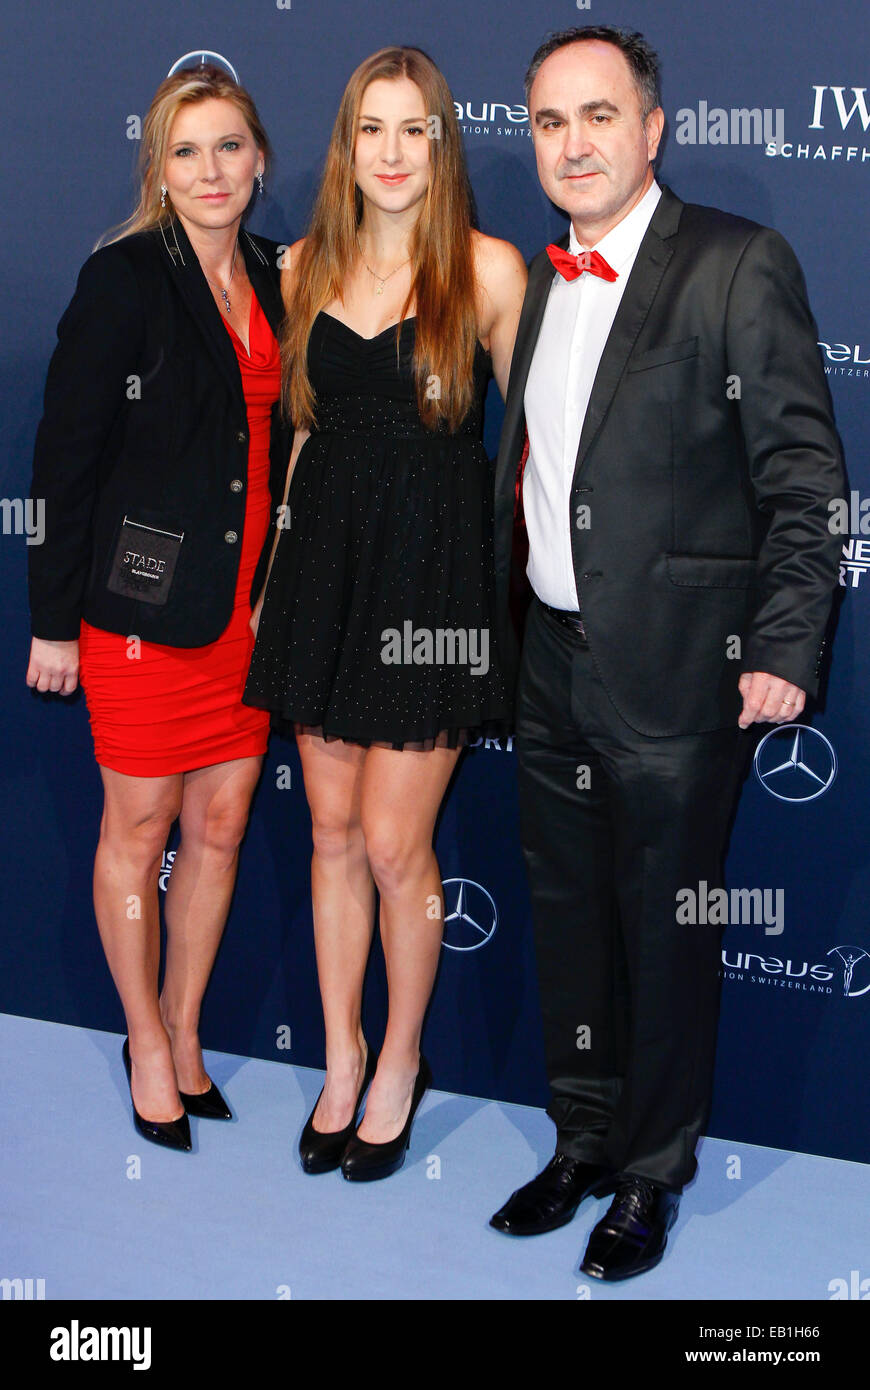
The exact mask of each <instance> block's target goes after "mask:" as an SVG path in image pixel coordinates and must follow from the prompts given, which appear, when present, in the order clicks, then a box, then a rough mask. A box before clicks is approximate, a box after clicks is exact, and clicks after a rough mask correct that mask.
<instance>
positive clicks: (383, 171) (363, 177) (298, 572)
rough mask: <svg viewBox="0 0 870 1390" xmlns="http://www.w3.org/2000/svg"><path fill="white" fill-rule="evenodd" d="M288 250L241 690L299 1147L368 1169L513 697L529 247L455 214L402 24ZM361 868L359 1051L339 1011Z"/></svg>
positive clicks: (356, 945) (347, 98)
mask: <svg viewBox="0 0 870 1390" xmlns="http://www.w3.org/2000/svg"><path fill="white" fill-rule="evenodd" d="M286 259H287V261H288V264H287V265H286V266H285V269H284V272H283V284H282V292H283V294H284V302H285V306H286V309H287V315H286V319H285V325H286V327H285V332H284V337H283V342H282V349H283V353H282V356H283V370H284V381H285V401H286V404H287V408H288V413H289V415H290V417H291V418H292V420H293V422H294V425H295V427H296V434H295V439H294V446H293V451H292V454H291V458H290V468H289V472H288V492H287V494H286V495H285V503H286V506H285V512H284V515H283V517H282V521H283V525H281V526H280V527H279V529H278V531H277V533H276V541H275V546H274V548H273V552H272V556H271V561H270V570H269V577H268V580H267V583H266V586H265V590H264V596H263V597H262V599H261V601H260V603H258V605H257V606H256V607H255V609H254V613H253V614H252V618H251V624H252V626H253V627H254V630H255V631H257V642H256V645H255V649H254V655H253V659H252V663H251V669H250V673H249V676H248V681H247V685H246V688H245V694H244V697H243V698H244V700H245V701H246V702H248V703H251V704H253V705H257V706H259V707H262V708H268V709H270V710H272V711H273V712H274V714H275V716H276V722H282V721H283V722H286V724H287V725H288V726H289V725H292V726H293V727H294V728H295V731H296V735H297V741H298V746H299V751H300V755H301V760H302V768H303V774H304V780H305V790H306V795H307V798H308V803H309V806H310V809H311V817H312V825H313V857H312V869H311V884H312V900H313V911H314V931H315V943H316V953H317V967H318V976H319V981H320V990H321V996H322V1000H323V1010H324V1019H325V1026H326V1081H325V1085H324V1087H323V1091H322V1092H321V1095H320V1097H319V1098H318V1103H317V1105H316V1106H315V1108H314V1110H313V1111H312V1114H311V1116H310V1117H309V1120H308V1122H307V1124H306V1126H305V1128H304V1130H303V1134H302V1138H301V1140H300V1157H301V1160H302V1165H303V1167H304V1168H305V1170H306V1171H307V1172H325V1171H327V1170H328V1169H333V1168H337V1167H338V1166H339V1165H340V1166H341V1171H342V1173H343V1174H344V1176H345V1177H347V1178H350V1179H355V1180H367V1179H371V1178H380V1177H386V1176H387V1175H388V1174H389V1173H392V1172H394V1171H395V1170H396V1169H397V1168H398V1167H400V1166H401V1164H402V1162H403V1161H404V1156H405V1150H406V1148H407V1145H408V1139H409V1134H410V1127H411V1123H412V1120H413V1116H414V1112H415V1111H416V1108H417V1106H418V1104H419V1102H420V1099H421V1097H422V1095H423V1092H424V1090H425V1089H426V1085H427V1084H428V1082H429V1080H430V1079H431V1077H430V1073H429V1069H428V1065H427V1063H426V1061H425V1058H423V1057H422V1056H421V1053H420V1037H421V1031H422V1026H423V1019H424V1015H425V1011H426V1007H427V1004H428V1002H429V997H430V994H431V990H432V985H433V981H434V977H435V972H436V968H437V964H438V957H439V951H440V949H441V935H442V923H443V913H444V908H443V893H442V887H441V877H440V873H439V869H438V864H437V861H436V858H435V854H434V851H433V847H432V837H433V831H434V825H435V819H436V816H437V813H438V808H439V806H440V804H441V801H442V798H443V796H444V793H445V790H446V788H447V785H448V783H449V781H450V778H451V775H452V773H453V771H454V768H455V766H456V762H457V759H458V758H459V755H460V752H461V749H462V747H463V746H464V745H465V744H466V743H467V742H468V740H469V738H470V737H474V736H475V735H476V734H477V733H479V732H504V731H505V730H506V729H507V728H508V727H509V725H510V718H511V709H510V702H509V696H508V692H507V691H506V688H505V682H504V679H503V676H502V671H501V668H500V664H499V656H498V651H497V648H496V643H495V630H494V623H493V621H492V615H493V557H492V469H491V466H490V464H489V460H488V459H487V455H486V453H485V451H484V447H483V443H482V439H481V428H482V406H483V397H484V394H485V390H486V386H487V382H488V379H489V376H490V375H491V374H494V375H495V378H496V381H497V382H498V385H499V388H500V390H501V392H502V395H504V394H505V392H506V390H507V379H508V372H509V367H510V358H511V352H512V349H513V342H514V337H515V334H516V328H517V323H518V319H519V313H520V308H521V305H522V300H523V293H524V290H525V282H526V269H525V265H524V262H523V259H522V257H521V255H520V253H519V252H518V251H517V250H516V249H515V248H514V247H513V246H511V245H509V244H508V243H507V242H504V241H499V240H496V239H494V238H492V237H486V236H483V235H482V234H481V233H479V232H477V231H476V230H474V229H473V227H472V202H471V194H470V188H469V183H468V178H467V174H466V170H465V164H464V158H463V153H462V144H461V137H460V133H459V128H458V125H457V122H456V117H455V113H454V108H453V102H452V99H451V96H450V91H449V89H448V87H447V84H446V82H445V80H444V78H443V76H442V74H441V73H440V72H439V70H438V68H437V67H436V66H435V64H434V63H433V62H432V60H431V59H430V58H428V57H427V56H426V54H424V53H422V52H421V51H420V50H419V49H416V48H400V47H396V48H386V49H382V50H381V51H379V52H378V53H375V54H373V55H372V56H371V57H370V58H368V59H366V60H365V61H364V62H363V63H362V64H360V66H359V67H358V68H357V70H356V71H355V72H354V73H353V75H352V77H351V79H350V81H349V83H348V86H347V88H346V90H345V93H344V96H343V98H342V101H341V105H340V108H339V112H338V116H337V119H336V123H335V127H334V130H333V133H332V139H331V141H330V145H329V149H328V152H327V157H326V165H325V170H324V174H323V179H322V182H321V186H320V190H319V195H318V198H317V202H316V205H315V208H314V212H313V215H312V220H311V225H310V228H309V231H308V235H307V236H306V237H305V238H303V239H302V240H301V241H299V242H297V243H296V244H295V245H294V246H293V247H292V248H291V249H290V252H289V253H288V256H287V258H286ZM376 888H377V891H378V894H379V897H380V931H381V939H382V942H383V948H384V955H385V959H386V968H387V982H388V988H389V1019H388V1024H387V1029H386V1035H385V1037H384V1042H383V1046H382V1048H381V1051H380V1055H379V1057H378V1059H377V1067H375V1061H374V1058H373V1056H372V1054H371V1051H370V1049H369V1047H368V1045H367V1042H366V1039H365V1037H364V1035H363V1032H362V1027H361V1023H360V1009H361V1001H362V986H363V975H364V971H365V966H366V961H367V959H368V954H369V950H370V946H371V939H372V931H373V924H374V906H375V889H376ZM370 1081H371V1090H370V1092H369V1096H368V1102H367V1105H366V1110H365V1115H364V1117H363V1119H362V1122H361V1123H360V1125H359V1129H358V1130H355V1125H356V1118H357V1114H358V1110H359V1106H360V1104H361V1102H362V1098H363V1095H364V1093H365V1090H366V1088H367V1086H368V1084H369V1082H370Z"/></svg>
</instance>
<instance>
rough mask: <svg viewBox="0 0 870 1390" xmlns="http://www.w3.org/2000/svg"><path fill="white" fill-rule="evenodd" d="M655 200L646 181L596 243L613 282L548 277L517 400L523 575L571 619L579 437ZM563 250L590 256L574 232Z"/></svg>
mask: <svg viewBox="0 0 870 1390" xmlns="http://www.w3.org/2000/svg"><path fill="white" fill-rule="evenodd" d="M661 193H662V191H661V188H660V187H659V185H658V184H657V183H656V182H655V180H653V182H652V184H651V185H650V187H649V188H648V189H647V191H646V193H645V194H644V196H643V197H642V198H641V200H640V202H639V203H637V204H636V205H635V206H634V207H633V208H632V210H631V212H629V213H628V214H627V216H625V217H624V218H623V219H622V221H621V222H617V224H616V226H615V227H612V228H611V229H610V231H609V232H608V233H607V234H606V236H603V237H602V238H601V240H600V241H599V242H597V243H596V245H595V250H596V251H598V252H600V254H601V255H602V256H603V257H604V259H605V260H606V261H607V263H608V265H609V266H610V267H611V268H612V269H613V270H615V271H616V273H617V276H618V278H617V279H616V280H613V281H608V280H602V279H601V278H600V276H597V275H592V274H590V272H589V271H584V272H583V274H582V275H578V276H577V278H576V279H575V280H566V279H565V278H564V277H563V276H562V275H561V274H560V273H559V272H558V271H557V270H554V271H553V283H552V285H551V286H550V293H549V297H548V299H547V307H546V309H545V310H544V317H543V320H542V321H541V330H540V332H539V334H538V341H537V343H536V344H535V351H534V355H533V357H532V361H531V365H530V367H529V376H528V380H527V382H526V390H525V395H524V397H523V404H524V406H525V413H526V426H527V428H528V431H529V456H528V458H527V460H526V467H525V472H524V474H523V511H524V513H525V518H526V530H527V532H528V537H529V560H528V565H527V566H526V573H527V575H528V577H529V582H530V584H531V586H532V588H533V589H534V591H535V593H536V594H537V595H538V598H540V599H541V600H543V602H544V603H549V604H550V605H551V606H552V607H553V608H567V609H570V610H571V611H572V612H575V613H576V612H577V610H578V608H579V601H578V597H577V585H576V582H575V579H574V564H573V560H572V557H571V526H572V521H573V519H572V516H571V484H572V482H573V479H574V465H575V462H576V459H577V450H578V448H579V445H580V432H581V430H582V428H583V420H584V418H585V415H586V407H587V406H588V404H589V397H590V395H591V394H592V385H593V383H594V381H595V375H596V373H597V371H598V363H599V362H600V360H601V354H602V352H603V351H604V345H605V343H606V342H607V338H608V336H609V334H610V330H611V328H612V326H613V320H614V318H615V317H616V311H617V309H618V308H619V301H620V300H621V299H622V295H623V291H624V289H625V284H626V281H627V280H628V277H629V274H630V272H631V268H632V266H633V265H634V259H635V256H636V255H637V253H638V249H639V247H640V243H641V241H642V240H643V237H644V234H645V232H646V229H647V227H648V226H649V222H650V218H651V217H652V215H653V212H654V211H655V207H656V204H657V203H658V200H659V198H660V197H661ZM568 249H569V251H570V252H571V254H572V255H577V254H578V253H579V252H580V251H584V250H588V249H590V248H588V247H584V246H581V245H580V243H579V242H578V240H577V237H576V236H575V234H574V227H573V225H572V227H571V232H570V244H569V248H568Z"/></svg>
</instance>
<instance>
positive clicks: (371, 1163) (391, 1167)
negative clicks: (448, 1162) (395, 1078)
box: [341, 1052, 432, 1182]
mask: <svg viewBox="0 0 870 1390" xmlns="http://www.w3.org/2000/svg"><path fill="white" fill-rule="evenodd" d="M431 1084H432V1072H431V1071H430V1069H429V1063H428V1062H427V1061H426V1058H425V1057H424V1056H423V1054H422V1052H421V1053H420V1067H419V1070H418V1072H417V1078H416V1080H415V1082H414V1091H413V1094H412V1095H411V1108H410V1110H409V1111H408V1118H407V1120H406V1121H405V1123H404V1125H403V1126H402V1129H401V1130H400V1131H399V1133H398V1134H397V1135H396V1137H395V1139H388V1140H387V1142H386V1143H385V1144H369V1143H367V1141H366V1140H365V1139H360V1137H359V1135H358V1134H356V1133H354V1134H353V1136H352V1137H351V1138H350V1139H349V1140H348V1143H347V1148H346V1149H345V1151H344V1153H343V1154H342V1156H341V1175H342V1177H344V1178H347V1179H348V1180H349V1181H350V1182H373V1181H374V1180H375V1179H376V1178H388V1177H389V1176H390V1174H391V1173H395V1172H397V1171H398V1170H399V1168H401V1166H402V1164H403V1163H404V1162H405V1153H406V1152H407V1149H408V1146H409V1144H410V1143H411V1125H412V1124H413V1122H414V1115H415V1113H416V1110H417V1107H418V1105H419V1104H420V1101H421V1100H422V1099H423V1095H424V1093H425V1091H426V1088H427V1087H428V1086H431Z"/></svg>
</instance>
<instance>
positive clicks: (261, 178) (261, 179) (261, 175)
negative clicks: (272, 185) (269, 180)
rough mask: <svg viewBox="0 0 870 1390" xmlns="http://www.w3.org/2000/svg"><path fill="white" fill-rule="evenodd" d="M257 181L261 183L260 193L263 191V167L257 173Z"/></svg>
mask: <svg viewBox="0 0 870 1390" xmlns="http://www.w3.org/2000/svg"><path fill="white" fill-rule="evenodd" d="M257 183H258V184H259V185H260V188H259V191H260V193H262V191H263V171H262V169H261V170H260V172H259V173H258V174H257Z"/></svg>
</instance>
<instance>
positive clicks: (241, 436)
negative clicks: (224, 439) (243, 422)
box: [236, 430, 248, 444]
mask: <svg viewBox="0 0 870 1390" xmlns="http://www.w3.org/2000/svg"><path fill="white" fill-rule="evenodd" d="M247 441H248V436H247V435H246V434H245V431H244V430H239V432H238V434H237V435H236V443H237V444H246V443H247Z"/></svg>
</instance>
